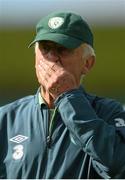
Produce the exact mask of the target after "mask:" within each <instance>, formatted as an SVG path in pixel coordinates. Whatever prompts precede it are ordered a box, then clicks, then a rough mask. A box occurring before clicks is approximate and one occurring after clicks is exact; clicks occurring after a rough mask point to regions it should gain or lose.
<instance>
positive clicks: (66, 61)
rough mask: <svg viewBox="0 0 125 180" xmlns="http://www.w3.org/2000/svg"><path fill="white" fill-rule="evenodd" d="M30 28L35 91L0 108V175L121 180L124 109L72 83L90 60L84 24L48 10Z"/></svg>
mask: <svg viewBox="0 0 125 180" xmlns="http://www.w3.org/2000/svg"><path fill="white" fill-rule="evenodd" d="M36 31H37V33H36V37H35V39H34V41H33V42H32V43H31V44H30V46H32V45H33V44H34V45H35V62H36V63H35V68H36V74H37V78H38V81H39V83H40V88H39V89H38V92H37V94H36V95H35V96H28V97H24V98H22V99H20V100H17V101H15V102H13V103H11V104H8V105H5V106H3V107H1V108H0V178H6V179H7V178H10V179H11V178H13V179H17V178H20V179H22V178H25V179H28V178H30V179H36V178H37V179H43V178H44V179H51V178H57V179H63V178H64V179H65V178H66V179H68V178H72V179H86V178H93V179H94V178H96V179H97V178H105V179H107V178H125V158H124V154H125V110H123V108H122V105H121V104H120V103H118V102H116V101H114V100H111V99H108V98H101V97H97V96H95V95H91V94H88V93H87V92H86V91H85V90H84V88H83V87H82V86H80V79H81V77H82V76H85V75H86V74H87V73H88V72H89V71H90V70H91V68H92V67H93V65H94V63H95V53H94V50H93V35H92V32H91V30H90V28H89V26H88V24H87V23H86V22H85V21H84V20H83V19H82V18H81V17H80V16H79V15H77V14H74V13H71V12H54V13H51V14H49V15H48V16H46V17H44V18H43V19H42V20H41V21H40V22H39V23H38V25H37V27H36Z"/></svg>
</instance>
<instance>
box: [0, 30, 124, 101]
mask: <svg viewBox="0 0 125 180" xmlns="http://www.w3.org/2000/svg"><path fill="white" fill-rule="evenodd" d="M93 32H94V37H95V38H94V39H95V43H94V44H95V45H94V46H95V51H96V56H97V57H96V58H97V59H96V64H95V66H94V68H93V70H92V71H91V72H90V74H89V75H88V76H86V78H85V79H84V80H83V83H84V84H85V86H86V89H87V90H88V91H89V92H91V93H94V94H98V95H99V96H109V97H111V98H117V99H118V100H120V101H122V102H125V70H124V69H125V55H124V54H125V45H124V43H125V28H123V27H121V28H120V27H113V28H111V27H110V28H93ZM33 36H34V30H31V29H24V30H16V31H15V30H13V29H11V30H4V29H2V30H1V31H0V99H1V100H0V104H4V103H8V102H10V101H12V100H15V99H17V98H19V97H22V96H25V95H28V94H33V93H35V92H36V90H37V88H38V86H39V85H38V83H37V79H36V75H35V68H34V49H33V47H32V48H29V49H28V48H27V46H28V44H29V43H30V42H31V40H32V39H33Z"/></svg>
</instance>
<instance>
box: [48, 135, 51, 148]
mask: <svg viewBox="0 0 125 180" xmlns="http://www.w3.org/2000/svg"><path fill="white" fill-rule="evenodd" d="M50 145H51V137H50V136H47V147H48V148H50Z"/></svg>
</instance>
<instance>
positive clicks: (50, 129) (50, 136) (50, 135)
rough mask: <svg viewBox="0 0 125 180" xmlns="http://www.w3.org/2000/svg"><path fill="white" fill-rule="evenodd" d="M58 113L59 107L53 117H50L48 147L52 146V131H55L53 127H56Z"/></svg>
mask: <svg viewBox="0 0 125 180" xmlns="http://www.w3.org/2000/svg"><path fill="white" fill-rule="evenodd" d="M56 114H57V107H56V108H55V109H54V112H53V115H52V118H51V119H50V124H49V128H48V136H47V147H48V148H50V146H51V141H52V132H53V128H54V123H55V117H56Z"/></svg>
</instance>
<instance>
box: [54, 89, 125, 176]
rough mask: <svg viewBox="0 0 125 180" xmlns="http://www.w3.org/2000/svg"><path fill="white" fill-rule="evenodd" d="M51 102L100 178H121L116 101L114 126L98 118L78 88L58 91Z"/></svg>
mask: <svg viewBox="0 0 125 180" xmlns="http://www.w3.org/2000/svg"><path fill="white" fill-rule="evenodd" d="M55 105H56V106H57V107H58V111H59V113H60V115H61V117H62V120H63V121H64V123H65V125H66V126H67V128H68V129H69V131H70V135H71V137H72V139H73V142H74V143H75V144H77V145H78V146H80V147H81V148H82V149H83V150H84V151H85V152H86V153H88V154H89V155H90V157H91V158H92V162H93V166H94V168H95V169H96V171H97V172H98V173H99V174H101V176H102V177H104V178H122V174H125V158H124V155H125V111H124V110H123V108H122V107H121V106H120V105H119V103H118V105H117V106H118V107H116V109H118V110H119V111H117V113H115V112H113V113H114V115H113V118H114V121H115V123H114V124H116V126H115V125H113V124H109V123H107V122H106V121H104V119H102V118H99V117H98V115H97V114H96V112H95V110H94V109H93V108H92V106H91V104H90V103H89V101H88V100H87V98H86V97H85V95H84V93H83V92H81V91H80V90H72V91H70V92H66V93H64V94H62V95H60V96H59V97H58V99H57V100H56V102H55ZM115 106H116V105H115ZM119 106H120V107H119ZM81 107H82V108H81ZM109 113H110V112H109Z"/></svg>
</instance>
